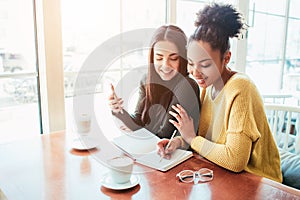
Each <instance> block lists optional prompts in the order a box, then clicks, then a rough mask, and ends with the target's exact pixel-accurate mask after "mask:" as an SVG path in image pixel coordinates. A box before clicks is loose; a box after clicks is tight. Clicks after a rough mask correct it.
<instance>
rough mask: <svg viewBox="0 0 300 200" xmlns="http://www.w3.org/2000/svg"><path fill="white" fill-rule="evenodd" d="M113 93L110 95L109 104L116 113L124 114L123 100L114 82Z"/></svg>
mask: <svg viewBox="0 0 300 200" xmlns="http://www.w3.org/2000/svg"><path fill="white" fill-rule="evenodd" d="M110 86H111V91H112V95H111V96H110V97H109V106H110V108H111V110H112V111H113V112H114V113H121V114H123V100H122V99H121V98H118V96H117V94H116V92H115V88H114V86H113V84H110Z"/></svg>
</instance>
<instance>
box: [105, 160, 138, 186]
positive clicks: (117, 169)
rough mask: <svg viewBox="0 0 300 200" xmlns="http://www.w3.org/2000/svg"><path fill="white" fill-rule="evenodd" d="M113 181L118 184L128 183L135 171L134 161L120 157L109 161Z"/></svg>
mask: <svg viewBox="0 0 300 200" xmlns="http://www.w3.org/2000/svg"><path fill="white" fill-rule="evenodd" d="M107 163H108V165H109V168H110V176H111V178H112V181H113V182H115V183H118V184H122V183H127V182H128V181H130V177H131V174H132V169H133V160H132V159H131V158H129V157H127V156H118V157H114V158H112V159H109V160H108V161H107Z"/></svg>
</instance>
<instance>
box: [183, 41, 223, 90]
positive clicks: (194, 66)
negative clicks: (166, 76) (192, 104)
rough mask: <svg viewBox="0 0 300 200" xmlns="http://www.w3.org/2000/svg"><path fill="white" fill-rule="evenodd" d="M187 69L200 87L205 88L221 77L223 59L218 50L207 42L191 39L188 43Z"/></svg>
mask: <svg viewBox="0 0 300 200" xmlns="http://www.w3.org/2000/svg"><path fill="white" fill-rule="evenodd" d="M187 57H188V71H189V73H190V74H191V75H193V77H194V78H195V79H196V81H197V83H198V85H199V86H200V87H203V88H206V87H208V86H209V85H211V84H214V83H215V82H216V81H217V80H219V79H220V77H221V72H222V70H223V67H222V66H223V65H224V63H223V61H222V58H221V53H220V51H219V50H212V49H211V46H210V44H209V43H207V42H203V41H191V42H190V43H189V45H188V52H187Z"/></svg>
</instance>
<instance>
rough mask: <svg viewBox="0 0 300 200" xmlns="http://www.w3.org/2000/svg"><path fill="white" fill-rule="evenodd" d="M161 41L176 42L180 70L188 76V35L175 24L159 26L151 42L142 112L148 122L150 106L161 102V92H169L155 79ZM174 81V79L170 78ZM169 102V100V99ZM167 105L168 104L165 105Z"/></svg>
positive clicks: (144, 119) (170, 96)
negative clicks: (155, 51)
mask: <svg viewBox="0 0 300 200" xmlns="http://www.w3.org/2000/svg"><path fill="white" fill-rule="evenodd" d="M159 41H169V42H172V43H173V44H175V46H176V47H177V49H178V54H179V62H180V64H179V69H178V72H179V73H180V74H181V75H182V76H184V77H185V76H187V75H188V72H187V58H186V56H187V50H186V45H187V37H186V35H185V33H184V32H183V30H182V29H180V28H179V27H177V26H174V25H164V26H161V27H159V28H158V29H157V30H156V31H155V32H154V34H153V36H152V39H151V43H150V50H149V56H148V61H149V63H148V65H149V66H148V75H147V81H146V99H145V106H144V109H143V113H142V121H143V122H144V123H148V122H149V121H150V118H149V116H148V111H149V109H150V107H151V106H152V105H154V104H156V103H159V99H160V94H163V93H165V92H168V91H169V90H168V88H166V87H164V86H163V85H161V84H157V83H156V81H155V80H154V79H155V77H159V75H158V74H157V73H156V71H155V69H154V64H153V63H154V45H155V44H156V43H157V42H159ZM170 81H172V80H170ZM171 92H172V91H170V95H169V98H170V99H169V101H171V98H172V95H171V94H172V93H171ZM167 102H168V101H167ZM163 106H167V105H163Z"/></svg>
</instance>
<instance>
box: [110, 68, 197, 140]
mask: <svg viewBox="0 0 300 200" xmlns="http://www.w3.org/2000/svg"><path fill="white" fill-rule="evenodd" d="M158 83H159V84H162V85H163V86H165V87H167V88H169V89H170V90H171V91H172V93H170V92H165V93H164V94H158V95H160V98H159V104H155V105H152V106H151V107H150V110H149V116H150V123H147V124H145V123H144V122H143V121H142V112H143V108H144V104H145V98H146V88H145V84H146V76H144V77H143V78H142V80H141V81H140V86H139V98H138V103H137V105H136V108H135V112H134V113H132V114H129V113H128V112H127V111H126V110H125V109H123V114H121V113H117V114H114V115H115V116H116V117H117V118H119V119H120V120H121V121H122V122H123V123H124V124H125V125H126V126H127V127H128V128H130V129H131V130H137V129H139V128H142V127H144V128H146V129H148V130H149V131H151V132H152V133H154V134H156V135H157V136H158V137H160V138H170V137H171V135H172V133H173V131H174V130H175V129H176V128H175V127H174V126H173V125H172V124H171V123H170V122H169V119H174V117H173V116H171V115H170V114H169V111H170V110H173V109H172V108H171V106H172V105H175V104H177V103H178V104H180V105H181V106H182V107H183V108H184V109H185V110H186V111H187V113H188V115H189V116H190V117H192V118H193V121H194V128H195V132H197V131H198V123H199V115H200V100H199V93H200V90H199V87H198V84H197V83H196V82H195V81H194V80H193V79H191V78H190V77H188V76H186V77H183V76H182V75H181V74H178V75H176V76H175V77H174V78H173V79H172V80H170V81H163V80H161V79H160V80H158ZM169 95H172V97H171V98H170V97H168V96H169ZM162 105H167V106H166V109H165V108H164V107H163V106H162ZM177 135H180V133H177Z"/></svg>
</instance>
